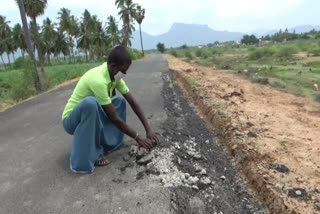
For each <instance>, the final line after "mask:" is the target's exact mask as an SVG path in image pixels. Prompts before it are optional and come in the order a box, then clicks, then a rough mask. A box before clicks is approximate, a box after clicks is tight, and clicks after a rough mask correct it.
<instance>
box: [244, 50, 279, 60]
mask: <svg viewBox="0 0 320 214" xmlns="http://www.w3.org/2000/svg"><path fill="white" fill-rule="evenodd" d="M274 53H275V51H274V50H273V49H271V48H269V47H263V48H255V49H251V51H250V52H249V59H251V60H257V59H261V58H265V57H270V56H272V55H274Z"/></svg>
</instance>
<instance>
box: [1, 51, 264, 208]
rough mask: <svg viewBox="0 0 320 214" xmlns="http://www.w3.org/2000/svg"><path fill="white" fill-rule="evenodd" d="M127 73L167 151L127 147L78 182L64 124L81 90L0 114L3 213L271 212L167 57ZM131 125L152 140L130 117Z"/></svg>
mask: <svg viewBox="0 0 320 214" xmlns="http://www.w3.org/2000/svg"><path fill="white" fill-rule="evenodd" d="M128 74H129V75H128V77H127V79H126V81H127V84H128V86H129V88H130V90H131V92H132V93H133V95H134V97H136V99H137V100H138V101H139V102H140V104H141V106H142V108H143V110H144V112H145V114H146V116H147V118H148V119H149V120H150V122H151V124H152V126H153V127H154V129H155V130H156V131H158V132H160V133H161V135H162V137H161V145H159V147H158V148H156V149H155V150H153V151H152V152H151V153H148V152H146V151H140V150H141V149H140V148H138V147H136V146H135V143H134V142H133V141H132V140H130V139H125V144H124V145H123V146H122V147H121V148H120V149H119V150H117V151H115V152H114V153H112V154H110V155H109V159H110V160H111V162H112V163H111V164H110V165H109V166H106V167H99V168H97V169H96V170H95V172H94V173H92V174H88V175H77V174H73V173H71V172H70V170H69V162H68V159H69V154H70V149H71V140H72V137H71V136H69V135H68V134H66V133H65V132H64V131H63V128H62V125H61V121H60V118H61V112H62V110H63V108H64V105H65V103H66V101H67V99H68V98H69V96H70V94H71V93H72V90H73V88H74V87H75V84H72V85H69V86H66V87H63V88H60V89H57V90H55V91H53V92H50V93H47V94H43V95H40V96H39V97H37V98H35V99H32V100H29V101H27V102H24V103H22V104H20V105H17V106H15V107H13V108H11V109H9V110H7V111H5V112H2V113H0V121H1V126H0V161H1V165H0V210H1V213H217V214H218V213H268V211H267V210H266V209H265V208H264V207H262V206H261V205H259V204H258V203H257V202H256V200H255V199H256V198H255V196H254V195H253V194H252V193H250V192H248V191H247V190H246V188H245V187H244V185H243V181H242V180H241V179H240V178H239V177H238V176H237V174H236V172H235V167H234V166H233V165H232V161H230V160H229V158H228V157H227V155H226V154H225V152H224V151H223V149H222V147H221V146H220V145H219V142H218V141H217V139H216V138H215V137H214V135H213V134H212V133H211V132H210V131H209V130H208V129H207V127H206V125H205V122H203V120H201V118H200V117H199V115H198V114H197V113H196V110H195V108H194V106H193V104H192V103H191V102H190V100H189V98H188V97H187V96H186V95H185V94H183V92H182V90H181V89H180V88H179V86H178V85H177V84H176V83H175V82H174V81H173V77H172V75H171V73H170V72H169V69H168V65H167V61H166V58H165V56H162V55H152V56H150V57H149V58H146V59H143V60H140V61H137V62H134V63H133V65H132V66H131V68H130V71H129V72H128ZM128 123H129V125H130V126H132V127H135V129H137V130H139V133H141V134H143V133H144V130H143V127H142V126H141V124H140V122H139V120H138V119H137V117H136V116H135V115H134V114H133V112H132V111H131V110H130V111H129V113H128Z"/></svg>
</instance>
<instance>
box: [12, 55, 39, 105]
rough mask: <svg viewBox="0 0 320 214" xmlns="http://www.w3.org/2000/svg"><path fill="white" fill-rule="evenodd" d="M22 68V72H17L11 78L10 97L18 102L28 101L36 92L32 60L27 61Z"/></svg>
mask: <svg viewBox="0 0 320 214" xmlns="http://www.w3.org/2000/svg"><path fill="white" fill-rule="evenodd" d="M22 66H23V70H22V71H17V73H16V74H15V75H12V76H11V77H10V83H11V92H10V97H11V98H12V99H14V100H16V101H19V100H23V99H26V98H28V97H30V96H31V95H33V94H34V92H35V89H34V86H33V78H32V74H33V72H34V70H33V63H32V61H31V59H25V60H24V61H23V64H22Z"/></svg>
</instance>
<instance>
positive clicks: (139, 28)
mask: <svg viewBox="0 0 320 214" xmlns="http://www.w3.org/2000/svg"><path fill="white" fill-rule="evenodd" d="M139 29H140V41H141V50H142V56H144V51H143V43H142V34H141V25H140V24H139Z"/></svg>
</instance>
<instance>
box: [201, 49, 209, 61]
mask: <svg viewBox="0 0 320 214" xmlns="http://www.w3.org/2000/svg"><path fill="white" fill-rule="evenodd" d="M201 57H202V58H203V59H207V58H208V57H209V53H208V51H204V52H203V53H202V55H201Z"/></svg>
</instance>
